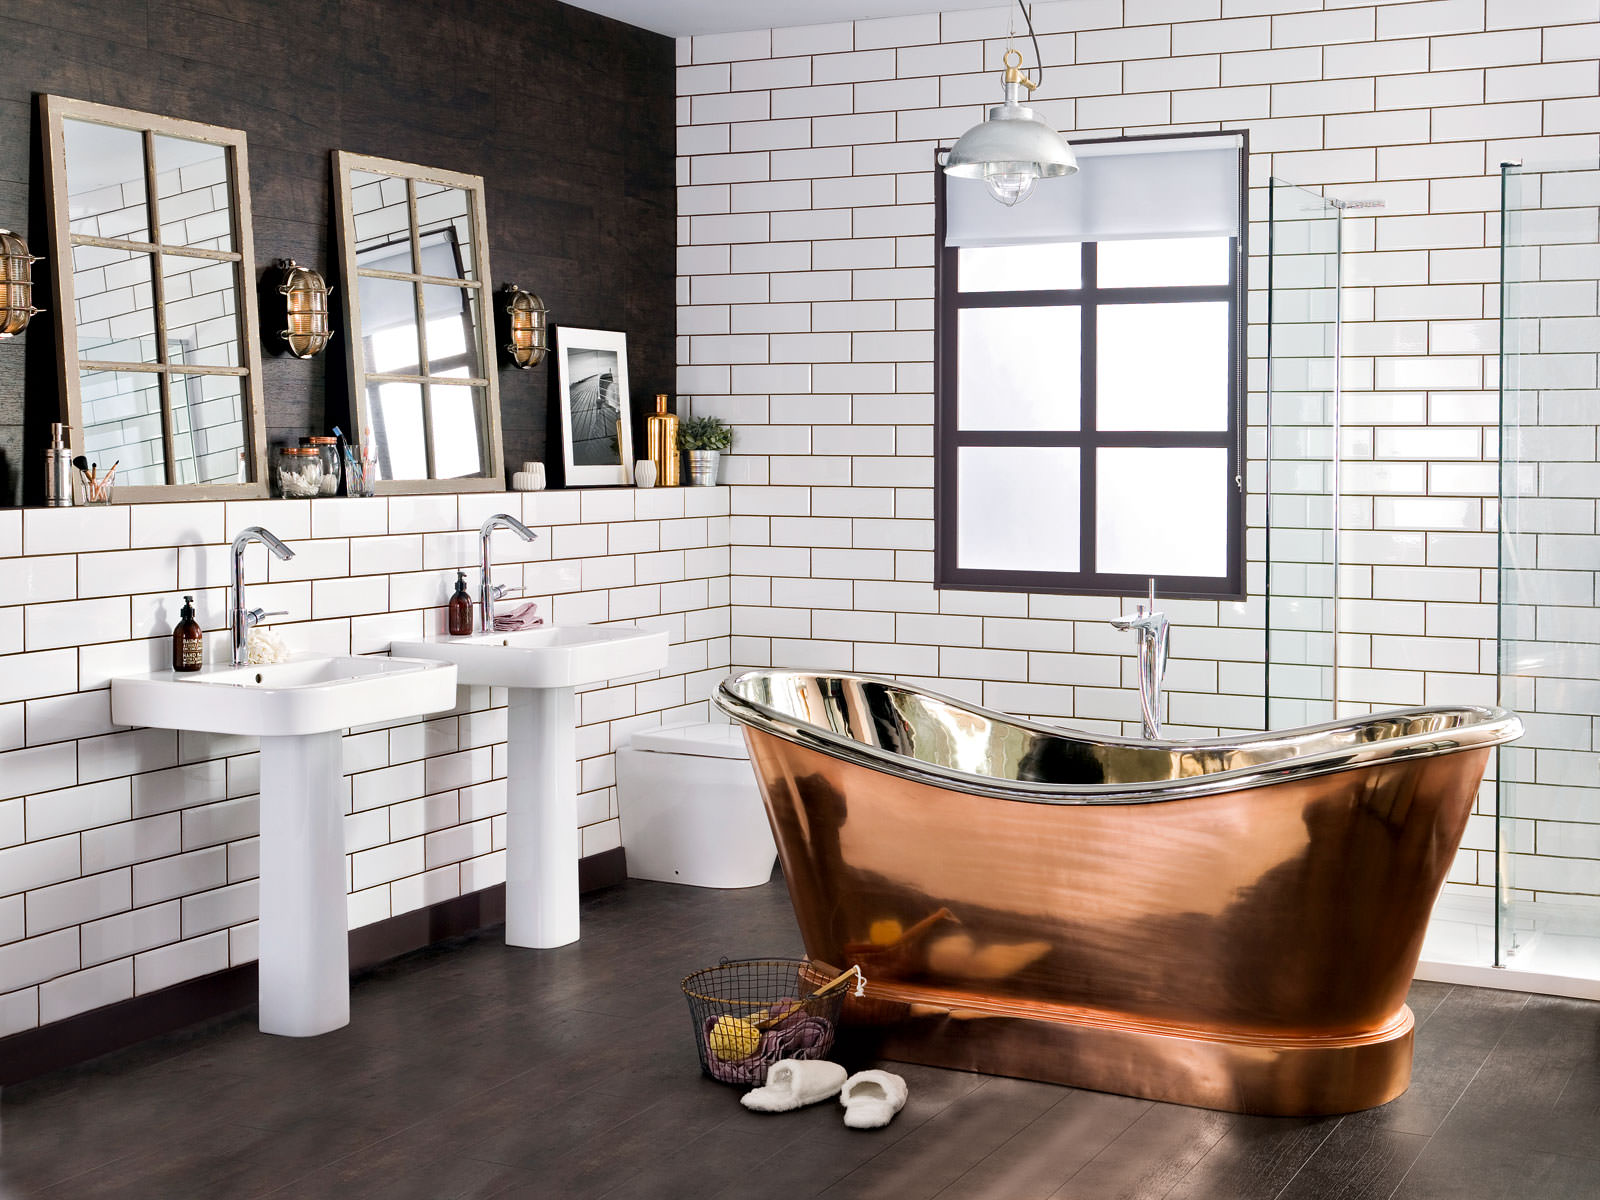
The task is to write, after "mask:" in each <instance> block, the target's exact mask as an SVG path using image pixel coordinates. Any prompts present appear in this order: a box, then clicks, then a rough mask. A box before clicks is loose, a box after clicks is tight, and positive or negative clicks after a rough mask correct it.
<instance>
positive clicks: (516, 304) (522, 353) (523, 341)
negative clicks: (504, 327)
mask: <svg viewBox="0 0 1600 1200" xmlns="http://www.w3.org/2000/svg"><path fill="white" fill-rule="evenodd" d="M506 298H507V300H508V301H509V303H508V304H507V305H506V313H507V314H508V315H509V316H510V318H511V340H510V341H509V342H507V343H506V353H507V354H508V355H510V356H511V361H512V362H514V363H516V365H517V366H519V367H521V368H523V369H524V370H526V369H527V368H529V367H531V366H534V365H535V364H536V363H538V362H539V361H540V360H541V359H542V358H544V356H545V352H546V351H547V350H549V349H550V322H549V316H550V314H549V311H548V310H547V309H546V308H545V305H544V301H543V300H541V299H539V297H537V296H535V295H534V294H533V293H532V292H525V291H523V290H522V289H521V288H519V287H518V286H517V285H516V284H514V283H513V284H511V285H509V286H508V287H507V288H506Z"/></svg>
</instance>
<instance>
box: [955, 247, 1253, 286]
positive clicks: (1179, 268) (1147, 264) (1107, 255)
mask: <svg viewBox="0 0 1600 1200" xmlns="http://www.w3.org/2000/svg"><path fill="white" fill-rule="evenodd" d="M964 253H971V251H965V252H964ZM1096 253H1097V255H1098V258H1097V259H1096V267H1095V270H1096V277H1097V278H1098V280H1099V283H1100V286H1101V287H1103V288H1132V287H1205V286H1207V285H1209V284H1225V283H1227V282H1228V239H1227V238H1225V237H1208V238H1152V239H1148V240H1146V239H1143V238H1140V239H1137V240H1133V241H1126V242H1101V243H1100V245H1099V249H1098V250H1097V251H1096Z"/></svg>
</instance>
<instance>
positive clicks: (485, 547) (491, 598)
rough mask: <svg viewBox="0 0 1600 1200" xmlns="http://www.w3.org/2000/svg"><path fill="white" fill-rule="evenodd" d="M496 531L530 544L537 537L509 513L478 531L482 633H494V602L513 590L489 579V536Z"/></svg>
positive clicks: (497, 514)
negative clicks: (510, 533)
mask: <svg viewBox="0 0 1600 1200" xmlns="http://www.w3.org/2000/svg"><path fill="white" fill-rule="evenodd" d="M496 529H509V530H511V532H512V533H514V534H516V535H517V536H518V537H520V538H521V539H522V540H523V541H525V542H531V541H533V539H534V538H536V537H538V536H539V535H538V534H537V533H535V532H534V531H533V530H531V529H529V528H528V527H527V526H526V525H524V524H523V523H522V522H521V521H519V520H517V519H516V518H515V517H513V516H512V515H511V514H510V513H495V515H494V516H492V517H490V518H489V519H488V520H487V521H485V522H484V523H483V528H482V529H480V530H479V531H478V550H479V569H480V570H481V571H482V573H483V574H482V578H481V580H480V582H479V588H478V605H479V607H480V608H482V610H483V632H484V633H493V632H494V602H495V601H496V600H498V599H500V597H501V596H509V595H510V594H511V593H512V591H513V590H515V589H508V588H505V587H501V586H497V585H496V584H495V583H494V582H493V580H492V579H491V578H490V570H491V564H490V562H489V535H490V534H491V533H493V532H494V531H495V530H496Z"/></svg>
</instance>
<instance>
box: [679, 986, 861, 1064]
mask: <svg viewBox="0 0 1600 1200" xmlns="http://www.w3.org/2000/svg"><path fill="white" fill-rule="evenodd" d="M814 986H815V972H814V971H813V969H812V967H811V964H810V963H808V962H806V960H805V959H794V958H745V959H733V960H730V959H726V958H725V959H723V960H722V961H721V962H720V963H718V964H717V965H716V966H714V967H707V968H705V969H704V970H701V971H696V972H694V973H693V974H692V975H688V976H686V977H685V978H684V980H683V995H684V998H685V999H686V1000H688V1002H689V1016H690V1018H691V1019H692V1020H693V1022H694V1044H695V1049H696V1050H697V1051H699V1053H700V1070H701V1071H703V1072H704V1073H705V1074H706V1075H709V1076H710V1077H711V1078H712V1079H715V1080H718V1081H719V1082H722V1083H732V1084H738V1085H740V1086H743V1087H757V1086H760V1085H761V1084H763V1083H765V1082H766V1081H767V1068H768V1067H770V1066H771V1065H772V1064H773V1063H775V1062H777V1061H778V1060H779V1059H784V1058H821V1057H823V1056H824V1055H825V1054H827V1053H828V1051H829V1050H831V1049H832V1048H833V1038H834V1032H835V1031H836V1030H837V1029H838V1027H839V1010H840V1008H841V1007H842V1006H843V1005H844V998H845V991H846V989H843V988H835V989H833V990H832V991H830V992H826V993H823V994H821V995H817V994H815V993H814V991H813V988H814Z"/></svg>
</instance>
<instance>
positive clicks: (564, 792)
mask: <svg viewBox="0 0 1600 1200" xmlns="http://www.w3.org/2000/svg"><path fill="white" fill-rule="evenodd" d="M507 704H508V711H507V739H506V740H507V750H506V752H507V761H506V943H507V944H508V945H512V946H539V947H548V946H565V945H566V944H567V943H569V942H575V941H577V940H578V759H577V754H578V751H577V739H576V732H577V722H576V698H575V697H574V695H573V689H572V688H570V687H554V688H519V687H514V688H511V689H509V690H508V692H507Z"/></svg>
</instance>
